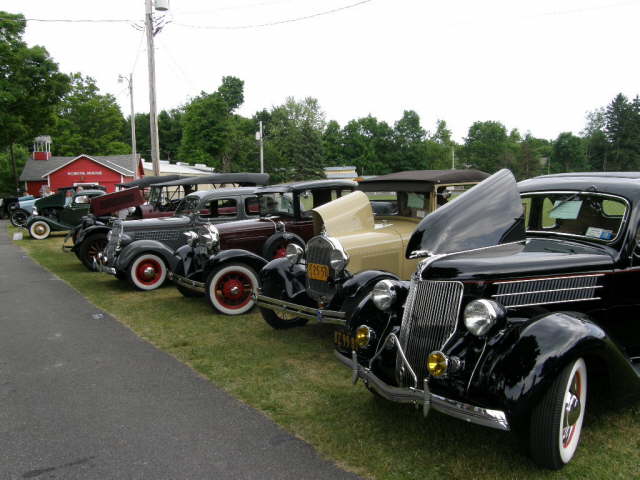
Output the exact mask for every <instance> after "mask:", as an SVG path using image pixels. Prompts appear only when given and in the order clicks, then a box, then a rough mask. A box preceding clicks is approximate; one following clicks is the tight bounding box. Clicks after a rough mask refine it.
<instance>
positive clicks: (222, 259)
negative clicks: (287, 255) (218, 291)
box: [205, 248, 267, 273]
mask: <svg viewBox="0 0 640 480" xmlns="http://www.w3.org/2000/svg"><path fill="white" fill-rule="evenodd" d="M229 262H233V263H244V264H247V265H249V266H250V267H251V268H253V269H254V270H255V271H256V273H258V272H260V270H261V269H262V267H264V266H265V265H266V264H267V261H266V260H265V259H264V258H262V257H261V256H260V255H256V254H255V253H252V252H249V251H248V250H241V249H239V248H234V249H231V250H222V251H220V252H218V253H216V254H215V255H211V256H210V257H209V260H208V261H207V263H206V264H205V270H206V271H207V272H210V271H211V270H213V269H214V268H216V267H218V266H220V265H222V264H223V263H229Z"/></svg>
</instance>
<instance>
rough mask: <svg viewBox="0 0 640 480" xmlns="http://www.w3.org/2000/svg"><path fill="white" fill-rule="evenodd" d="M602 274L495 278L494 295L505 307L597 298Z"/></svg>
mask: <svg viewBox="0 0 640 480" xmlns="http://www.w3.org/2000/svg"><path fill="white" fill-rule="evenodd" d="M602 276H603V275H602V274H596V275H583V276H577V277H554V278H543V279H535V280H518V281H513V282H496V284H495V285H496V287H497V289H496V293H495V294H494V295H493V298H494V299H495V300H496V301H497V302H499V303H501V304H502V305H504V306H505V307H507V308H516V307H524V306H533V305H546V304H552V303H567V302H579V301H585V300H599V299H600V297H598V296H597V290H598V289H599V288H602V285H598V279H599V278H600V277H602Z"/></svg>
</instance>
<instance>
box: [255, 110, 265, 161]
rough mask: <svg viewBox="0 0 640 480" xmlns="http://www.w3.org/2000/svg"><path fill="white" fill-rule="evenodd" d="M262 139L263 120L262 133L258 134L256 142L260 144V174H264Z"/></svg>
mask: <svg viewBox="0 0 640 480" xmlns="http://www.w3.org/2000/svg"><path fill="white" fill-rule="evenodd" d="M262 137H263V134H262V120H260V131H259V132H256V140H258V141H259V142H260V173H264V139H263V138H262Z"/></svg>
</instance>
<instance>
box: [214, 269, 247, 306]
mask: <svg viewBox="0 0 640 480" xmlns="http://www.w3.org/2000/svg"><path fill="white" fill-rule="evenodd" d="M252 293H253V284H252V283H251V279H250V278H249V276H248V275H246V274H244V273H242V272H238V271H233V270H231V271H229V272H227V273H225V274H224V275H222V276H221V277H220V278H219V279H218V281H217V282H216V285H215V296H216V299H217V300H218V302H219V303H220V305H222V306H223V307H224V308H229V309H238V308H242V307H244V306H245V305H246V304H247V303H249V302H250V301H251V294H252Z"/></svg>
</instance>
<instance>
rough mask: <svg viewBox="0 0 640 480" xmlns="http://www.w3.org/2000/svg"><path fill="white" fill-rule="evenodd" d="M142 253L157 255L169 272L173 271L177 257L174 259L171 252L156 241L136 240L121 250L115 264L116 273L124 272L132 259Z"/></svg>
mask: <svg viewBox="0 0 640 480" xmlns="http://www.w3.org/2000/svg"><path fill="white" fill-rule="evenodd" d="M143 253H153V254H156V255H158V256H159V257H161V258H162V259H163V260H164V261H165V262H166V264H167V268H168V269H169V270H170V271H173V269H174V267H175V266H176V263H178V257H176V256H175V255H174V254H173V250H171V249H170V248H169V247H167V246H166V245H165V244H164V243H161V242H158V241H157V240H136V241H134V242H131V243H130V244H129V245H127V246H126V247H124V248H123V249H122V251H121V252H120V254H119V255H118V260H117V261H116V264H115V268H116V270H117V271H118V272H124V271H126V269H127V267H128V266H129V264H130V263H131V262H132V261H133V259H134V258H136V257H137V256H138V255H141V254H143Z"/></svg>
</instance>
